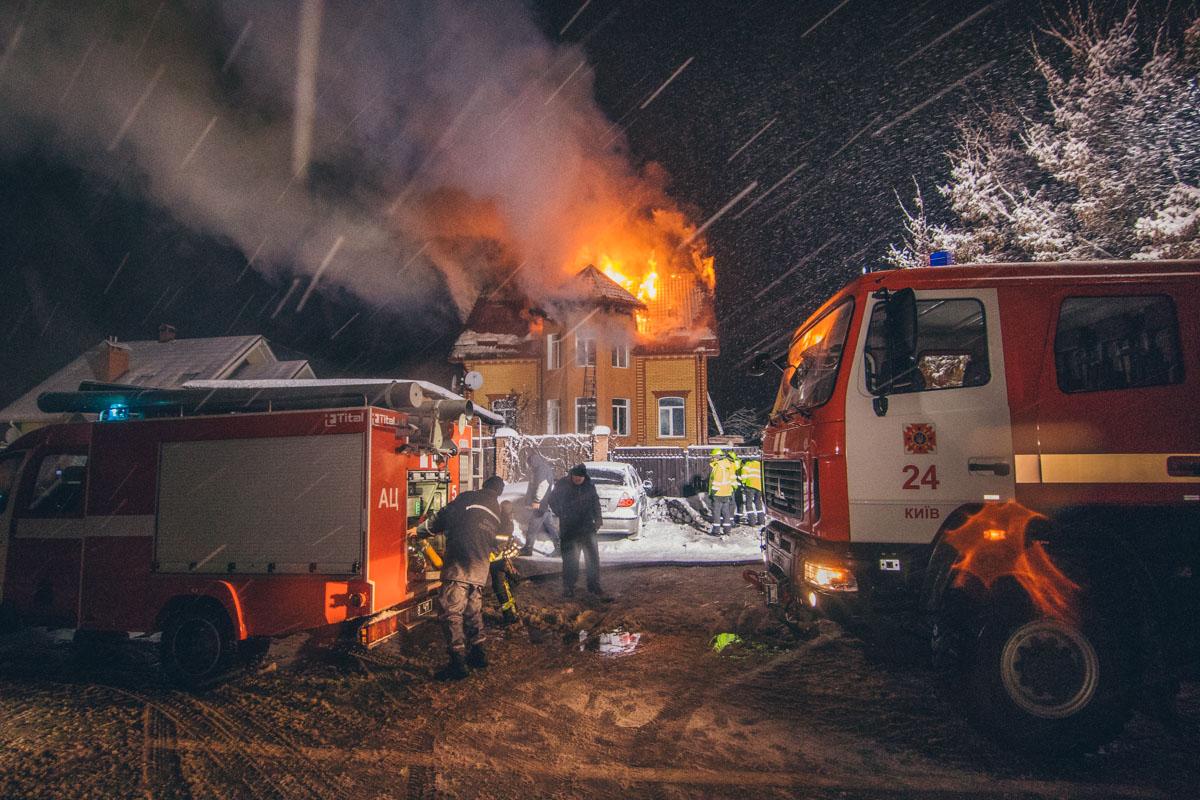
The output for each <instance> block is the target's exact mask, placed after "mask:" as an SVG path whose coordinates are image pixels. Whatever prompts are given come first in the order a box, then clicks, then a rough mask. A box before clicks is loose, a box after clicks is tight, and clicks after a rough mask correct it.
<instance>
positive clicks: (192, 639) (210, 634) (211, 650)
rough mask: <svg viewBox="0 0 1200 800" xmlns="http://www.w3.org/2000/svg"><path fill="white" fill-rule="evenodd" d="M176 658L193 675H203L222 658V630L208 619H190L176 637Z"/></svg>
mask: <svg viewBox="0 0 1200 800" xmlns="http://www.w3.org/2000/svg"><path fill="white" fill-rule="evenodd" d="M174 650H175V660H176V662H177V663H178V664H179V665H180V666H181V667H183V669H184V671H186V672H187V673H189V674H191V675H203V674H205V673H207V672H208V671H210V670H211V669H213V668H214V667H215V666H216V665H217V663H218V662H219V661H220V660H221V632H220V631H218V630H217V628H216V626H215V625H213V624H212V623H211V622H209V621H208V620H202V619H197V620H190V621H189V622H187V623H185V624H184V625H183V626H182V627H181V628H180V630H179V633H178V635H177V636H176V637H175V648H174Z"/></svg>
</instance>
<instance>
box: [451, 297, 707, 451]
mask: <svg viewBox="0 0 1200 800" xmlns="http://www.w3.org/2000/svg"><path fill="white" fill-rule="evenodd" d="M590 322H596V320H595V319H594V318H593V320H590ZM621 322H623V321H621ZM629 322H630V323H631V322H632V321H631V320H630V321H629ZM587 327H589V326H588V325H586V324H585V325H584V326H583V327H581V328H580V329H579V331H571V329H570V328H569V327H566V326H565V325H558V324H554V323H549V324H547V326H546V330H547V332H549V331H557V332H561V333H564V334H566V335H565V336H564V339H563V341H562V366H561V367H559V368H558V369H547V368H546V353H545V347H546V340H545V336H544V335H543V336H542V337H540V340H539V342H538V355H537V356H536V357H535V358H523V359H497V360H489V359H474V360H467V361H465V362H464V363H463V367H464V369H466V370H468V371H469V370H475V371H477V372H479V373H480V374H481V375H482V376H483V386H482V387H481V388H480V390H479V391H477V392H474V393H473V394H474V396H473V397H472V398H471V399H473V400H474V401H475V402H477V403H481V404H488V407H489V408H490V401H489V395H493V396H495V395H506V394H510V393H515V394H519V395H521V396H522V397H524V398H528V401H527V405H526V408H525V413H524V417H523V418H522V419H521V420H520V426H521V430H522V432H523V433H531V434H540V433H545V432H546V427H545V426H546V420H545V415H546V401H547V400H558V401H559V408H560V412H561V417H560V421H561V427H560V432H561V433H573V432H574V431H575V399H576V398H577V397H580V396H582V395H583V376H584V369H583V368H582V367H577V366H575V333H577V332H584V333H585V334H587V333H591V334H592V335H594V336H595V338H596V422H597V424H599V425H606V426H611V425H612V401H613V400H614V399H615V398H623V399H628V400H629V435H628V436H624V437H615V436H614V438H613V442H612V444H613V446H614V447H619V446H622V445H650V446H667V447H686V446H687V445H690V444H702V443H703V442H704V441H705V440H706V439H707V433H708V430H707V428H708V405H707V398H706V391H707V388H708V387H707V366H708V365H707V359H706V358H705V357H703V356H699V355H696V354H694V353H688V354H680V355H677V356H637V355H634V354H633V353H632V352H631V353H630V356H629V366H628V367H614V366H613V365H612V350H613V343H614V338H616V337H620V336H622V335H623V331H622V328H620V327H618V326H617V325H615V324H614V323H613V321H612V320H605V321H604V325H601V326H599V327H598V328H597V329H596V330H593V331H589V330H587ZM655 392H679V393H680V394H681V395H683V396H684V403H685V406H684V420H685V425H686V430H687V435H686V436H685V437H683V438H677V439H660V438H658V398H657V397H656V396H655V394H654V393H655ZM639 434H641V435H639Z"/></svg>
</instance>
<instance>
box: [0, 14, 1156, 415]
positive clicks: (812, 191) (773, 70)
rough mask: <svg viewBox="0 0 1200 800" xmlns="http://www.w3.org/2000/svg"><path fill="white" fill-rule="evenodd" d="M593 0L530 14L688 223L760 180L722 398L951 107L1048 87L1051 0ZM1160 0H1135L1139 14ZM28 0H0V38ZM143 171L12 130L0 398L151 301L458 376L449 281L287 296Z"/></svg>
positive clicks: (867, 244) (337, 370) (875, 225)
mask: <svg viewBox="0 0 1200 800" xmlns="http://www.w3.org/2000/svg"><path fill="white" fill-rule="evenodd" d="M157 5H158V4H157V3H143V4H140V5H139V4H132V5H131V9H132V10H131V11H130V12H129V13H131V14H137V13H145V14H147V15H149V14H153V13H154V10H155V7H156V6H157ZM582 5H583V4H582V3H581V2H579V0H568V1H566V2H558V1H557V0H556V1H554V2H550V0H547V1H546V2H540V3H535V4H533V5H532V6H531V7H530V8H529V13H530V14H532V16H533V19H534V23H535V24H536V26H537V27H538V28H540V29H541V31H542V33H543V34H544V35H545V36H546V37H547V38H548V39H550V40H551V41H564V42H576V43H580V44H581V45H582V46H583V48H584V50H585V52H586V55H587V58H588V62H589V64H590V65H591V67H592V69H593V70H594V73H595V78H594V80H595V96H596V100H597V101H598V103H599V105H600V107H601V109H602V110H603V111H604V113H605V114H606V115H607V116H608V117H609V118H610V119H611V120H612V121H614V122H618V123H619V124H620V125H621V127H623V128H624V129H625V135H626V137H627V139H628V143H629V155H630V158H631V159H632V160H633V161H634V162H635V163H636V164H638V165H644V164H646V163H648V162H657V163H658V164H661V165H662V167H664V168H665V170H666V173H667V174H668V175H669V184H668V191H669V193H670V194H671V196H672V197H673V198H674V199H675V200H676V201H678V202H679V203H680V205H681V206H683V207H684V208H686V209H688V210H689V211H690V212H691V213H692V215H693V218H694V219H695V220H696V221H697V222H702V221H704V220H706V219H707V218H708V217H710V216H711V215H712V214H713V213H714V212H716V211H717V210H718V209H720V208H721V207H722V206H723V205H725V203H726V202H727V201H728V200H729V199H731V198H732V197H734V196H735V195H737V194H738V193H739V192H742V191H743V190H745V189H746V187H748V186H749V185H750V184H751V183H753V182H757V187H756V188H755V189H753V190H751V191H750V192H749V193H748V194H747V195H746V197H745V199H744V200H743V201H742V202H741V203H739V204H738V205H737V206H735V207H734V208H733V209H732V210H731V211H730V212H729V213H728V214H727V215H725V216H724V217H723V218H721V219H720V220H718V221H716V222H715V223H714V224H713V225H712V226H711V227H710V228H709V229H708V230H707V236H708V241H709V245H710V248H711V251H712V253H713V255H715V257H716V269H717V298H716V303H717V317H718V327H719V330H718V332H719V335H720V339H721V346H722V350H723V353H724V354H723V355H722V357H721V358H720V359H719V360H718V361H717V362H715V363H714V365H713V368H712V371H711V382H712V386H713V392H714V396H715V399H716V402H717V405H718V408H719V409H720V410H721V411H723V412H729V411H732V410H733V409H735V408H737V407H739V406H742V405H760V406H761V405H762V404H764V403H766V402H769V400H770V397H771V396H772V395H773V393H774V385H773V383H772V381H771V379H770V378H764V379H761V380H756V379H753V378H749V377H747V376H746V375H745V372H744V368H745V363H744V362H745V361H746V360H747V359H748V358H749V357H750V355H751V354H752V353H753V352H754V351H755V350H756V349H760V348H764V347H774V348H775V349H776V350H778V349H779V348H780V347H781V346H782V340H783V337H785V336H786V333H787V332H788V331H789V330H791V329H792V328H793V327H794V326H795V325H796V324H798V323H799V322H800V321H802V320H803V318H804V317H805V316H806V315H807V314H808V313H809V312H811V311H812V310H813V309H814V308H815V307H816V306H817V305H818V304H819V303H820V302H821V301H822V300H824V298H825V297H826V296H827V295H829V294H830V293H832V292H833V291H835V290H836V289H837V288H838V287H839V286H841V285H842V284H843V283H845V282H846V281H847V280H849V279H850V278H852V277H853V276H854V275H856V274H858V273H859V272H860V271H861V270H862V268H863V267H864V266H867V265H876V266H877V265H879V264H881V262H882V254H883V253H884V252H885V251H886V249H887V245H888V243H889V242H896V241H899V237H900V232H901V226H900V214H899V209H898V207H897V204H896V198H895V194H894V192H896V191H899V192H900V194H901V196H902V197H903V198H904V199H905V200H906V201H907V200H908V199H910V198H911V196H912V193H913V178H914V177H915V178H916V179H917V181H918V182H919V183H920V185H921V186H922V188H923V190H924V191H925V195H926V198H927V200H928V199H932V198H933V197H934V196H936V192H935V191H934V187H935V186H936V184H937V183H938V182H940V181H943V180H944V179H945V177H946V172H947V162H946V159H945V156H944V152H945V151H946V150H947V149H948V148H949V147H950V146H952V144H953V141H954V126H955V124H956V122H957V121H958V120H960V119H964V118H967V119H970V118H976V117H977V116H978V115H980V114H982V113H984V112H985V111H986V109H988V108H992V107H996V106H1011V105H1018V106H1022V107H1031V104H1032V103H1035V102H1036V99H1035V98H1036V96H1037V89H1038V83H1037V79H1036V77H1035V76H1034V75H1033V73H1032V69H1031V59H1030V46H1031V41H1032V38H1031V37H1033V36H1034V35H1035V34H1036V30H1037V28H1038V27H1039V26H1043V25H1045V24H1046V20H1047V14H1048V13H1051V12H1052V10H1053V6H1052V4H1047V3H1041V2H1032V1H1029V2H1025V1H1022V0H1010V2H992V3H975V2H941V1H940V0H939V1H937V2H933V1H931V2H911V3H903V2H884V1H883V0H874V1H872V0H846V1H845V2H841V1H840V0H829V1H825V0H823V1H822V2H804V3H800V2H771V1H770V0H760V2H700V1H697V0H693V1H692V2H687V3H676V2H632V0H628V1H627V2H617V1H614V0H591V2H589V3H587V4H586V6H584V7H583V8H582V12H581V13H578V15H577V16H576V14H577V12H579V11H580V8H581V6H582ZM1160 5H1161V4H1156V3H1143V4H1141V6H1140V9H1141V16H1142V18H1143V20H1152V19H1155V11H1156V9H1158V8H1159V6H1160ZM468 7H469V6H468ZM27 13H28V7H27V5H26V4H24V3H5V4H3V5H0V47H4V46H5V43H6V42H7V43H9V46H11V42H12V34H13V30H14V25H15V24H16V23H15V22H14V20H18V19H23V18H26V16H25V15H26V14H27ZM573 17H574V19H572V18H573ZM568 22H569V23H570V24H569V25H568ZM1143 27H1148V26H1147V25H1145V24H1144V25H1143ZM564 28H565V30H564ZM688 59H692V60H691V62H690V63H688V64H687V66H686V68H685V69H684V70H683V71H682V72H680V73H679V75H678V76H677V77H676V79H675V80H674V81H672V82H671V83H670V84H669V85H668V86H666V88H664V89H663V90H662V91H661V93H660V94H659V95H658V96H657V97H655V98H654V100H653V102H652V103H650V104H649V105H647V106H646V108H644V109H640V108H639V106H641V105H643V104H644V103H645V101H646V99H647V98H648V97H649V95H650V94H651V93H652V92H654V91H655V90H656V89H657V88H658V87H659V86H661V85H662V83H663V82H664V81H665V80H666V79H667V78H668V77H669V76H670V75H671V74H672V73H673V72H675V70H677V69H678V68H679V67H680V66H681V65H683V64H684V63H685V62H687V61H688ZM3 63H4V62H3V57H0V64H3ZM322 68H325V67H324V66H323V67H322ZM5 79H6V76H5V74H4V72H3V71H2V68H0V81H2V80H5ZM0 112H2V109H0ZM756 136H757V138H754V139H753V141H750V140H751V138H752V137H756ZM747 142H749V144H747ZM139 180H140V178H139V176H138V175H137V174H136V173H135V172H131V174H129V175H127V176H123V177H122V178H121V179H120V180H119V181H116V182H114V181H113V180H112V178H111V176H110V175H107V174H97V173H96V172H95V171H92V170H89V169H87V168H86V167H81V166H79V165H78V164H76V163H72V162H71V161H69V160H67V159H64V158H63V157H62V155H61V153H60V152H59V151H58V150H57V149H56V147H55V146H54V144H53V142H52V141H51V139H50V138H48V137H47V138H38V137H34V138H33V139H32V140H31V141H30V142H28V143H25V144H23V145H22V146H21V147H20V148H18V149H16V150H13V149H6V150H4V151H2V152H0V224H2V225H3V228H4V230H3V235H2V236H0V375H3V378H2V379H0V403H6V402H8V401H10V400H11V399H13V398H14V397H15V396H17V395H19V394H21V393H22V392H24V391H26V390H27V389H28V388H29V386H31V385H32V384H33V383H34V382H36V381H38V380H40V379H42V378H44V377H46V376H47V375H48V374H49V373H50V372H52V371H53V370H55V369H57V368H59V367H61V366H62V365H63V364H65V363H66V362H67V361H69V360H71V359H72V358H74V357H75V356H77V355H78V354H79V353H80V352H81V351H82V350H83V349H85V348H86V347H89V346H91V345H93V344H95V342H96V341H98V340H99V339H100V338H102V337H103V336H106V335H115V336H117V337H119V338H121V339H137V338H150V337H152V336H153V335H154V333H155V331H156V330H157V327H158V325H159V323H160V322H170V323H172V324H175V325H176V326H177V327H178V329H179V333H180V335H181V336H185V337H194V336H214V335H224V334H227V333H235V334H244V333H262V334H265V335H266V336H267V337H268V338H269V339H270V340H271V341H272V342H273V343H276V344H278V345H280V346H281V350H282V351H283V352H282V353H281V355H293V354H302V355H303V356H305V357H308V358H310V359H312V360H313V361H314V364H315V367H316V369H317V371H318V374H320V375H322V376H330V377H331V376H335V375H339V374H356V375H363V374H385V373H386V374H391V375H396V374H404V375H410V376H420V377H428V378H432V379H435V380H446V379H447V378H448V375H449V368H448V367H446V366H445V364H444V359H445V355H446V353H448V351H449V347H450V344H451V343H452V341H453V338H454V336H455V335H456V334H457V329H456V327H455V320H456V319H457V314H456V312H455V310H454V308H453V307H452V305H451V304H449V303H448V302H444V303H439V302H437V301H436V300H422V302H421V313H414V310H413V309H412V308H408V309H405V310H403V311H399V310H396V309H394V308H380V307H379V306H376V305H372V304H368V303H364V302H363V300H362V299H361V298H360V297H358V296H356V295H354V294H351V293H349V292H346V291H344V290H342V289H339V288H337V287H336V285H333V284H331V285H330V286H329V287H326V288H324V289H323V291H322V292H321V293H319V296H317V297H316V298H315V299H314V302H312V303H310V304H309V305H308V306H307V307H306V308H305V309H304V311H303V312H301V313H287V314H282V315H277V316H274V317H272V313H273V311H274V310H275V308H276V306H277V304H278V302H279V300H280V298H281V297H282V294H283V292H284V291H285V289H286V287H287V285H288V283H289V281H288V278H287V276H286V272H283V273H281V272H272V273H266V274H264V273H260V272H259V271H258V270H255V269H251V270H246V269H245V265H246V260H247V254H246V253H245V252H243V249H244V248H240V247H238V246H237V245H236V244H234V243H233V242H231V241H230V240H229V239H228V238H223V237H214V236H211V235H207V234H206V233H204V232H201V231H198V230H197V229H196V228H195V227H194V226H186V225H183V224H180V222H179V221H177V219H176V216H175V214H174V213H173V212H172V211H171V210H169V209H165V208H162V207H160V206H159V205H158V204H156V203H155V202H154V201H152V200H150V199H147V197H146V195H145V193H143V192H141V191H140V188H141V187H140V185H139ZM334 182H336V180H334ZM776 184H778V185H777V186H776ZM772 187H775V188H774V189H773V190H772V191H770V192H769V193H767V190H771V189H772ZM764 193H766V194H765V196H764ZM759 198H761V199H759ZM752 203H753V205H751V204H752ZM127 253H128V256H126V254H127ZM334 333H336V334H337V336H336V338H333V339H331V336H332V335H333V334H334Z"/></svg>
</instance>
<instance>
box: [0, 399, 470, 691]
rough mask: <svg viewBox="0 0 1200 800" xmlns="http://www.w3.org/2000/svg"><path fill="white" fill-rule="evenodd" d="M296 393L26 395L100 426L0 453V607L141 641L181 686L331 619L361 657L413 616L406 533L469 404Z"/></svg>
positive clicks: (79, 426) (452, 454) (69, 429)
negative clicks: (361, 650)
mask: <svg viewBox="0 0 1200 800" xmlns="http://www.w3.org/2000/svg"><path fill="white" fill-rule="evenodd" d="M240 383H241V384H247V383H249V382H240ZM307 383H308V384H309V385H306V386H294V387H286V388H280V387H278V386H273V385H269V384H268V385H264V386H261V387H259V386H249V385H239V386H236V387H233V388H229V387H222V388H205V387H193V388H185V389H175V390H157V389H139V388H137V387H121V386H105V385H99V386H97V385H90V386H88V385H85V386H84V387H81V391H78V392H66V393H57V394H46V395H42V397H41V398H39V405H40V406H41V407H42V409H43V410H44V411H47V412H58V411H67V412H71V413H79V414H99V416H100V418H99V419H98V420H97V421H86V422H75V423H68V424H55V425H48V426H46V427H43V428H40V429H37V430H35V431H32V432H30V433H29V434H27V435H25V436H23V437H22V438H20V439H18V440H17V441H16V442H14V443H13V444H12V446H11V447H9V448H8V449H7V450H5V451H4V452H3V453H0V610H2V611H3V612H4V613H5V614H6V615H7V616H8V617H9V618H10V619H12V618H16V619H17V620H19V621H20V622H22V623H25V624H30V625H42V626H49V627H55V628H74V629H76V641H77V642H79V641H85V642H86V641H96V640H102V639H103V638H104V637H106V636H124V635H126V634H127V633H128V632H134V631H138V632H155V631H160V632H161V633H162V644H161V658H162V664H163V667H164V669H165V671H166V672H167V674H168V676H169V677H170V678H172V679H173V680H174V681H175V682H177V683H179V684H181V685H183V686H187V687H192V688H199V687H203V686H207V685H210V684H212V683H214V682H216V681H218V680H220V679H221V678H222V677H224V676H225V675H226V674H228V672H229V668H230V667H231V666H232V665H233V664H234V663H235V662H236V661H237V659H238V657H239V656H240V657H241V658H243V659H247V660H254V659H258V658H261V657H263V656H265V654H266V650H267V647H268V645H269V642H270V639H271V638H272V637H279V636H283V635H286V634H290V633H294V632H298V631H305V630H312V629H317V628H322V627H326V626H344V627H345V629H346V632H347V633H348V634H350V635H351V636H352V637H353V639H354V640H356V641H357V642H358V643H359V644H361V645H365V646H368V647H369V646H373V645H375V644H378V643H379V642H381V641H383V640H384V639H387V638H388V637H390V636H391V635H393V634H395V633H396V632H398V631H399V630H401V629H402V628H406V627H411V626H412V625H415V624H416V623H417V622H419V621H420V620H421V619H423V618H425V617H429V616H431V615H432V613H433V594H434V593H435V591H436V590H437V588H438V586H439V583H438V580H437V577H438V576H437V574H436V573H431V572H429V571H427V567H426V565H425V564H424V563H423V561H422V560H421V559H420V558H419V557H416V556H415V555H414V554H415V553H416V552H418V550H417V548H416V547H415V543H414V542H413V541H412V538H411V536H410V534H409V530H410V528H411V527H412V526H414V525H415V524H416V523H417V522H418V521H419V520H420V518H421V517H423V516H424V515H426V514H428V513H430V512H431V511H434V510H436V509H437V508H438V507H440V506H441V505H444V504H445V503H446V502H449V500H451V499H453V498H454V497H455V496H456V494H457V491H458V485H459V477H460V476H459V472H458V470H459V466H460V463H462V462H466V461H467V460H468V459H469V454H468V452H466V451H467V450H469V447H470V433H469V426H468V425H467V423H466V419H467V417H468V416H469V415H470V414H471V413H472V410H473V409H472V407H471V404H470V403H469V401H463V400H457V401H453V400H447V399H438V400H430V399H426V398H425V396H424V392H423V391H422V389H421V387H420V385H419V384H416V383H413V382H391V381H375V382H364V383H362V384H361V385H360V384H354V383H353V382H349V383H348V382H345V381H341V382H338V381H329V382H324V381H310V382H307ZM443 433H444V434H448V435H446V436H443ZM451 437H453V438H451ZM459 443H461V444H463V445H464V447H463V450H461V451H460V449H459V446H458V445H459Z"/></svg>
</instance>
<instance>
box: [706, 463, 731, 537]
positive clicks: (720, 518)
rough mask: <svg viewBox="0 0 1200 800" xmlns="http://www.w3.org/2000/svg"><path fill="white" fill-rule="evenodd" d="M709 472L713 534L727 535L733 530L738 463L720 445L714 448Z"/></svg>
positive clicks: (709, 497) (709, 496)
mask: <svg viewBox="0 0 1200 800" xmlns="http://www.w3.org/2000/svg"><path fill="white" fill-rule="evenodd" d="M708 465H709V467H710V468H711V471H710V472H709V474H708V499H709V500H710V501H711V503H712V515H713V518H712V530H711V531H709V533H711V534H712V535H713V536H727V535H729V533H730V532H731V531H732V530H733V512H734V500H733V493H734V491H735V490H736V489H737V483H738V479H737V465H736V464H734V462H733V459H732V458H731V457H730V454H729V453H727V452H725V451H724V450H722V449H721V448H719V447H714V448H713V450H712V460H711V461H710V462H709V464H708Z"/></svg>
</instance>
